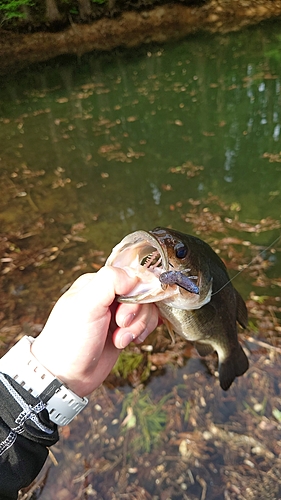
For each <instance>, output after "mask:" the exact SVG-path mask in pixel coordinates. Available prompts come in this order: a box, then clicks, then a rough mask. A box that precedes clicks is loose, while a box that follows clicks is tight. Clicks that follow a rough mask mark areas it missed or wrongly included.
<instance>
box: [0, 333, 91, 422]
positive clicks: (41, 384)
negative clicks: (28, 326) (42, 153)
mask: <svg viewBox="0 0 281 500" xmlns="http://www.w3.org/2000/svg"><path fill="white" fill-rule="evenodd" d="M34 340H35V339H34V338H33V337H27V336H25V337H22V339H21V340H19V342H17V344H15V345H14V347H12V348H11V349H10V350H9V351H8V352H7V354H5V356H3V357H2V358H1V359H0V372H2V373H5V374H7V375H9V376H10V377H12V378H13V379H14V380H15V381H16V382H18V383H19V384H20V385H21V386H22V387H24V389H26V390H27V391H28V392H30V393H31V394H32V395H33V396H34V397H39V398H40V399H41V400H42V401H43V402H44V403H46V408H47V410H48V412H49V417H50V420H51V421H52V422H54V423H56V424H58V425H67V424H69V422H71V420H73V418H74V417H75V416H76V415H77V414H78V413H79V412H80V411H81V410H83V408H85V406H86V405H87V403H88V400H87V398H80V397H79V396H77V395H76V394H74V392H72V391H71V390H70V389H68V388H67V387H65V386H64V385H63V383H62V382H61V381H60V380H59V379H57V378H56V377H54V375H53V374H52V373H50V372H49V371H48V370H47V369H46V368H45V367H44V366H43V365H41V364H40V363H39V361H37V359H36V358H35V356H33V354H32V352H31V349H30V348H31V345H32V343H33V342H34Z"/></svg>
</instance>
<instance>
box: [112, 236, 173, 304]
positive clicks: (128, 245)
mask: <svg viewBox="0 0 281 500" xmlns="http://www.w3.org/2000/svg"><path fill="white" fill-rule="evenodd" d="M105 265H106V266H114V267H120V268H122V269H123V268H125V269H126V267H130V269H133V271H134V272H135V274H136V276H138V278H139V282H138V284H137V285H136V286H135V287H134V288H133V290H132V291H131V293H130V295H127V296H120V297H119V298H118V300H120V301H121V302H142V303H149V302H155V301H159V300H161V299H162V298H165V297H166V296H167V294H166V293H165V292H166V290H167V288H168V285H163V284H161V282H160V280H159V277H160V275H161V274H162V273H163V272H165V271H168V270H169V268H170V265H169V259H168V253H167V250H166V248H165V247H164V246H162V245H160V243H159V242H158V240H157V238H156V237H155V236H154V235H153V234H151V233H149V232H147V231H135V232H134V233H131V234H128V235H127V236H125V238H123V240H122V241H120V243H118V245H116V246H115V247H114V248H113V250H112V252H111V254H110V256H109V257H108V259H107V261H106V263H105Z"/></svg>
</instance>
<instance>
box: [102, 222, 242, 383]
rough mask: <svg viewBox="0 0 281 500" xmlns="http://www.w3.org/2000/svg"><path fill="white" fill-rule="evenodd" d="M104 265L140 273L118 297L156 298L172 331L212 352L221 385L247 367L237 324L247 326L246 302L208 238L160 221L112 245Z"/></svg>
mask: <svg viewBox="0 0 281 500" xmlns="http://www.w3.org/2000/svg"><path fill="white" fill-rule="evenodd" d="M105 265H110V266H116V267H121V268H125V269H126V267H130V268H131V269H133V271H134V273H135V275H136V276H137V277H138V278H139V280H138V283H137V285H136V286H135V288H133V290H131V292H130V293H129V294H128V295H126V296H119V297H118V300H119V302H125V303H126V302H127V303H140V304H144V303H155V305H156V306H157V307H158V309H159V316H160V318H162V320H163V322H164V323H165V324H166V326H167V328H168V330H169V332H170V333H171V335H172V334H173V332H175V333H176V334H178V335H180V336H181V337H183V338H184V339H186V340H188V341H190V342H192V343H193V344H194V346H195V348H196V349H197V351H198V353H199V355H200V356H202V357H204V356H206V355H208V354H210V353H212V352H214V351H215V352H216V353H217V355H218V373H219V382H220V386H221V388H222V389H223V390H224V391H226V390H228V389H229V387H230V386H231V384H232V383H233V381H234V380H235V378H236V377H239V376H241V375H243V374H244V373H245V372H246V371H247V370H248V368H249V361H248V358H247V356H246V354H245V352H244V350H243V348H242V346H241V344H240V343H239V340H238V327H237V323H238V324H240V325H241V326H242V327H243V328H246V326H247V322H248V314H247V308H246V304H245V302H244V300H243V298H242V297H241V295H240V294H239V292H238V291H237V290H236V289H235V288H234V286H233V285H232V283H231V280H230V278H229V275H228V272H227V268H226V266H225V264H224V262H223V261H222V260H221V258H220V257H219V256H218V255H217V253H216V252H215V251H214V250H213V249H212V248H211V246H210V245H208V243H206V242H205V241H203V240H201V239H200V238H198V237H196V236H193V235H190V234H185V233H182V232H180V231H176V230H174V229H170V228H165V227H156V228H155V229H153V230H152V231H143V230H139V231H135V232H133V233H131V234H128V235H127V236H125V238H123V240H122V241H121V242H120V243H119V244H118V245H116V246H115V247H114V248H113V250H112V252H111V254H110V256H109V257H108V259H107V261H106V263H105Z"/></svg>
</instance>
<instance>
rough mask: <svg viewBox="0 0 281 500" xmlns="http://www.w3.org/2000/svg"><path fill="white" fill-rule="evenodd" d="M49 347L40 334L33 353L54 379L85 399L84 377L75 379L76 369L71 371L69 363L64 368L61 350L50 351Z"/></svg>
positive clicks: (32, 349)
mask: <svg viewBox="0 0 281 500" xmlns="http://www.w3.org/2000/svg"><path fill="white" fill-rule="evenodd" d="M48 346H49V343H47V344H46V343H45V341H44V338H43V336H42V334H40V335H39V337H37V338H36V339H35V340H34V342H33V343H32V345H31V353H32V355H33V356H34V357H35V358H36V359H37V361H38V362H39V363H40V364H41V365H42V366H44V367H45V369H46V370H48V371H49V372H50V373H51V374H52V375H53V376H54V377H56V378H58V379H59V380H61V382H62V383H63V384H64V385H65V386H66V387H68V389H70V390H71V391H73V392H75V394H77V396H79V397H81V398H83V397H84V396H85V395H86V393H85V391H83V384H82V383H81V380H83V377H82V375H81V377H79V379H77V378H74V374H76V368H75V370H71V369H70V367H69V365H68V363H67V364H66V365H65V366H64V360H65V359H64V353H63V352H61V350H60V349H53V348H52V350H50V349H49V347H48ZM51 351H52V352H51Z"/></svg>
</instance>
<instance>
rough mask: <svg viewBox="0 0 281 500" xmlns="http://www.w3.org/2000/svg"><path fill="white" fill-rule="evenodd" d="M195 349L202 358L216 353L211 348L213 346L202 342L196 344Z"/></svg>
mask: <svg viewBox="0 0 281 500" xmlns="http://www.w3.org/2000/svg"><path fill="white" fill-rule="evenodd" d="M194 347H195V348H196V350H197V352H198V354H199V355H200V356H202V357H205V356H207V355H208V354H211V353H212V352H214V349H213V347H212V346H211V344H203V343H201V342H194Z"/></svg>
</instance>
